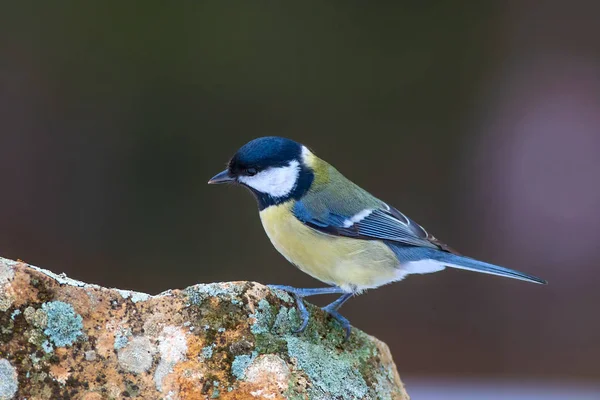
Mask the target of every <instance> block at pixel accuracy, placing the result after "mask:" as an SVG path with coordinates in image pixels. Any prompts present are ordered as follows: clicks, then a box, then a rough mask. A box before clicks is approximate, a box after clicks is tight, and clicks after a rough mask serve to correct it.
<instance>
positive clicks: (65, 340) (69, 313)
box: [42, 301, 83, 347]
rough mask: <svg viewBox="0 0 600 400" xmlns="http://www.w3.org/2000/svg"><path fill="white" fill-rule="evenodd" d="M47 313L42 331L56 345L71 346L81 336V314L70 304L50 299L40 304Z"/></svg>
mask: <svg viewBox="0 0 600 400" xmlns="http://www.w3.org/2000/svg"><path fill="white" fill-rule="evenodd" d="M42 310H44V311H45V312H46V314H47V315H48V324H47V326H46V329H44V333H45V334H46V335H47V336H48V338H49V339H50V341H52V342H53V343H54V344H55V345H56V346H57V347H66V346H71V345H72V344H73V343H74V342H75V341H76V340H77V338H79V337H81V336H83V331H82V330H83V323H82V321H83V320H82V318H81V315H79V314H77V313H76V312H75V310H74V309H73V306H71V305H70V304H67V303H64V302H62V301H52V302H50V303H45V304H43V305H42Z"/></svg>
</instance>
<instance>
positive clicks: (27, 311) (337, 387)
mask: <svg viewBox="0 0 600 400" xmlns="http://www.w3.org/2000/svg"><path fill="white" fill-rule="evenodd" d="M309 310H310V312H311V314H312V315H313V317H312V318H311V322H310V324H309V326H308V328H307V329H306V331H305V332H304V333H302V334H294V333H293V332H292V331H293V329H294V328H295V327H297V326H298V324H299V319H298V315H297V312H296V308H295V307H294V301H293V300H292V299H291V298H290V297H289V296H288V295H286V294H285V293H282V292H274V291H271V290H270V289H268V288H267V287H265V286H263V285H261V284H259V283H254V282H225V283H211V284H203V285H196V286H191V287H189V288H187V289H184V290H169V291H167V292H164V293H161V294H159V295H155V296H150V295H147V294H144V293H137V292H131V291H124V290H117V289H107V288H102V287H100V286H97V285H91V284H86V283H83V282H79V281H76V280H73V279H69V278H67V277H66V276H64V275H57V274H54V273H52V272H49V271H45V270H43V269H40V268H37V267H33V266H30V265H27V264H25V263H23V262H15V261H10V260H7V259H4V258H0V400H1V399H12V398H19V399H21V398H23V399H24V398H27V399H30V398H31V399H59V398H62V399H89V400H91V399H121V398H140V399H171V400H176V399H181V400H185V399H217V398H218V399H408V398H409V397H408V395H407V394H406V391H405V390H404V387H403V384H402V382H401V381H400V377H399V376H398V373H397V371H396V367H395V366H394V363H393V361H392V358H391V356H390V352H389V349H388V348H387V346H386V345H385V344H384V343H382V342H380V341H379V340H377V339H375V338H373V337H371V336H368V335H367V334H365V333H363V332H361V331H358V330H356V329H353V330H352V335H351V336H350V339H349V340H348V341H346V342H344V332H343V331H342V329H341V328H340V327H339V326H338V325H337V323H336V322H335V321H332V320H331V319H330V318H327V316H326V315H325V314H324V313H323V312H321V311H320V310H319V309H318V308H317V307H313V306H310V305H309Z"/></svg>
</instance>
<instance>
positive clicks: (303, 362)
mask: <svg viewBox="0 0 600 400" xmlns="http://www.w3.org/2000/svg"><path fill="white" fill-rule="evenodd" d="M287 343H288V351H289V355H290V357H294V358H295V359H296V360H297V361H298V366H299V367H300V368H301V369H302V370H303V371H304V372H306V374H307V375H308V377H309V378H310V379H311V381H312V383H313V387H312V388H311V392H312V395H311V398H325V397H324V396H326V395H330V396H331V397H332V398H339V399H363V398H365V397H366V396H367V394H368V393H369V387H368V386H367V383H366V382H365V380H364V378H363V377H362V375H361V374H360V372H359V371H358V369H359V367H360V363H361V362H363V361H364V360H360V359H359V358H357V357H356V356H355V355H354V354H352V353H346V352H336V351H332V350H331V349H328V348H326V347H323V346H319V345H316V344H313V343H309V342H306V341H304V340H301V339H299V338H294V337H289V338H288V339H287Z"/></svg>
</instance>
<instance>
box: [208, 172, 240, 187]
mask: <svg viewBox="0 0 600 400" xmlns="http://www.w3.org/2000/svg"><path fill="white" fill-rule="evenodd" d="M234 181H235V178H234V177H233V176H231V175H229V171H228V170H225V171H223V172H219V173H218V174H216V175H215V176H213V177H212V178H210V180H209V181H208V184H209V185H214V184H217V183H228V182H234Z"/></svg>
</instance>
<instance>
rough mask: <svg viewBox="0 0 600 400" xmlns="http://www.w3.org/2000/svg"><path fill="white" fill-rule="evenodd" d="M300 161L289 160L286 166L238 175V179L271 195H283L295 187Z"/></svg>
mask: <svg viewBox="0 0 600 400" xmlns="http://www.w3.org/2000/svg"><path fill="white" fill-rule="evenodd" d="M299 174H300V163H299V162H298V161H296V160H294V161H291V162H290V164H289V165H288V166H287V167H277V168H269V169H266V170H264V171H261V172H259V173H258V174H256V175H254V176H240V177H238V180H239V181H240V182H242V183H244V184H246V185H248V186H250V187H251V188H253V189H255V190H258V191H259V192H261V193H266V194H268V195H270V196H271V197H285V196H287V195H288V194H290V192H291V191H292V190H293V189H294V188H295V187H296V183H297V182H298V175H299Z"/></svg>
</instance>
